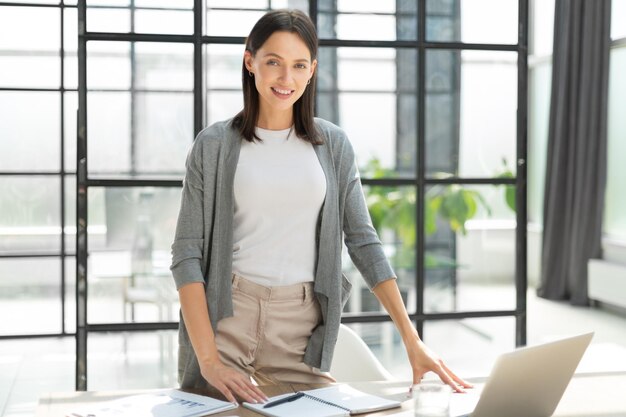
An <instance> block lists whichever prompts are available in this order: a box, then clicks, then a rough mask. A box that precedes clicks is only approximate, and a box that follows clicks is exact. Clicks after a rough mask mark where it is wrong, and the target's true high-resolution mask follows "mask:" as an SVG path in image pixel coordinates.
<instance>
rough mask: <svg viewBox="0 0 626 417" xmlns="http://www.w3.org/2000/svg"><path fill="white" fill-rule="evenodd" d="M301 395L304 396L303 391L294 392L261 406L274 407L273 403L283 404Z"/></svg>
mask: <svg viewBox="0 0 626 417" xmlns="http://www.w3.org/2000/svg"><path fill="white" fill-rule="evenodd" d="M302 397H304V393H303V392H296V393H295V394H293V395H290V396H288V397H285V398H281V399H280V400H276V401H271V402H269V403H267V404H265V405H264V406H263V408H270V407H274V406H275V405H280V404H284V403H290V402H292V401H295V400H297V399H298V398H302Z"/></svg>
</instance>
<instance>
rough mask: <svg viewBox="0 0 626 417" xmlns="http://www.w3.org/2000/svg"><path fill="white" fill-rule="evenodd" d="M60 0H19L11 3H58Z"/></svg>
mask: <svg viewBox="0 0 626 417" xmlns="http://www.w3.org/2000/svg"><path fill="white" fill-rule="evenodd" d="M59 2H60V0H19V1H16V2H13V3H24V4H59Z"/></svg>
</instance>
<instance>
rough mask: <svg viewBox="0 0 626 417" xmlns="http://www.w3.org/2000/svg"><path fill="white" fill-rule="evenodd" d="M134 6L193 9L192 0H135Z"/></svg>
mask: <svg viewBox="0 0 626 417" xmlns="http://www.w3.org/2000/svg"><path fill="white" fill-rule="evenodd" d="M135 6H136V7H166V8H173V9H187V10H193V0H135ZM192 26H193V25H192Z"/></svg>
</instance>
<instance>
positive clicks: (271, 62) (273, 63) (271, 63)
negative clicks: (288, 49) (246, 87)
mask: <svg viewBox="0 0 626 417" xmlns="http://www.w3.org/2000/svg"><path fill="white" fill-rule="evenodd" d="M267 65H278V61H274V60H272V61H267Z"/></svg>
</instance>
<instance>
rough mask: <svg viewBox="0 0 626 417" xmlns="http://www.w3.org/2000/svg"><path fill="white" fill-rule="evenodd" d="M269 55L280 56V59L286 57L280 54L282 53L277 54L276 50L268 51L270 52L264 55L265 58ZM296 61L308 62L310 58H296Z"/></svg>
mask: <svg viewBox="0 0 626 417" xmlns="http://www.w3.org/2000/svg"><path fill="white" fill-rule="evenodd" d="M268 56H273V57H276V58H278V59H284V58H283V57H282V56H280V55H278V54H276V53H274V52H268V53H266V54H265V55H263V57H264V58H265V57H268ZM295 61H296V62H307V63H308V62H309V60H308V59H306V58H300V59H296V60H295Z"/></svg>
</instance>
